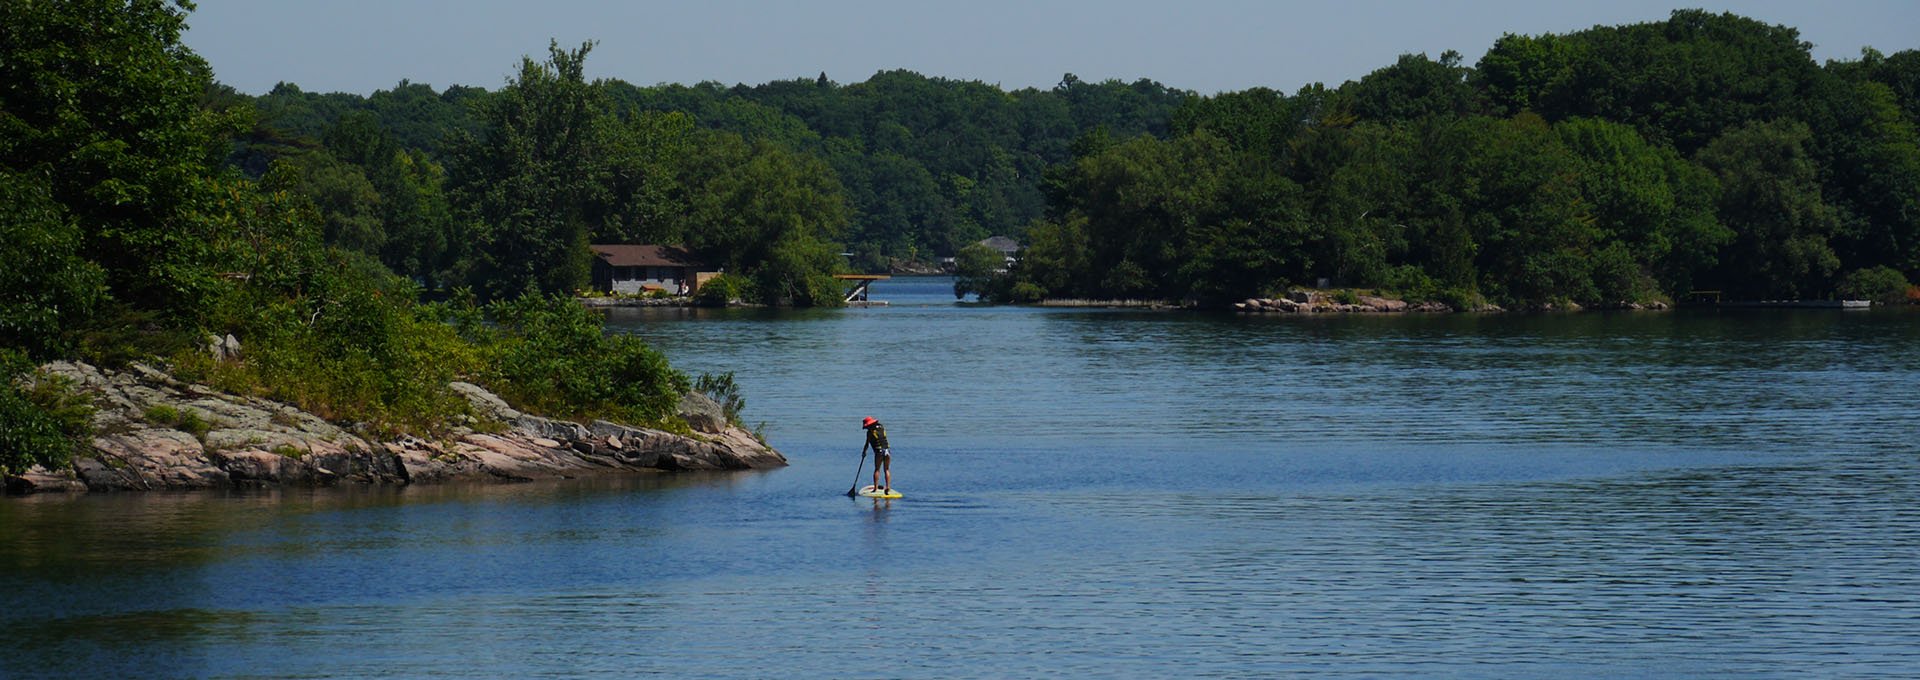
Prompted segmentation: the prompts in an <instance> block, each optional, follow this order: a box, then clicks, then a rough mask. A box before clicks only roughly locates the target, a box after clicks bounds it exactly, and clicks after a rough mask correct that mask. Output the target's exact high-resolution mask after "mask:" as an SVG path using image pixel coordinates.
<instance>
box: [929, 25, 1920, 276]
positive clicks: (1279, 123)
mask: <svg viewBox="0 0 1920 680" xmlns="http://www.w3.org/2000/svg"><path fill="white" fill-rule="evenodd" d="M1917 94H1920V52H1915V51H1911V50H1909V51H1904V52H1900V53H1898V54H1894V55H1892V56H1886V55H1883V54H1881V53H1879V52H1876V51H1874V50H1871V49H1868V50H1866V51H1864V52H1863V54H1862V55H1861V57H1860V58H1859V59H1857V60H1851V61H1837V62H1830V63H1828V64H1826V65H1825V66H1821V65H1818V64H1816V63H1815V62H1814V60H1813V59H1812V58H1811V56H1810V53H1809V45H1808V44H1807V43H1805V42H1804V41H1802V40H1800V39H1799V36H1798V33H1797V32H1796V31H1795V30H1793V29H1791V28H1787V27H1783V26H1773V25H1767V24H1764V23H1762V22H1759V21H1755V20H1752V19H1747V18H1743V17H1739V16H1735V15H1731V14H1712V13H1708V12H1704V11H1698V10H1682V11H1677V12H1674V13H1673V14H1672V16H1671V17H1670V18H1669V19H1668V20H1666V21H1664V22H1652V23H1644V24H1634V25H1627V26H1611V27H1609V26H1600V27H1595V28H1592V29H1589V30H1585V31H1578V32H1574V33H1569V34H1565V35H1555V34H1546V35H1540V36H1524V35H1507V36H1505V37H1503V38H1501V39H1500V40H1499V41H1497V42H1496V43H1495V44H1494V45H1493V46H1492V48H1491V49H1490V50H1489V51H1488V52H1487V54H1486V56H1485V57H1484V58H1482V59H1481V60H1480V62H1479V63H1478V64H1477V65H1474V66H1467V65H1464V64H1462V63H1461V60H1460V56H1459V55H1458V54H1457V53H1453V52H1448V53H1446V54H1443V55H1441V56H1440V58H1439V59H1437V60H1434V59H1429V58H1427V57H1426V56H1424V55H1406V56H1403V57H1401V58H1400V59H1399V61H1398V62H1396V63H1395V64H1393V65H1390V66H1387V67H1385V68H1382V69H1379V70H1377V71H1374V72H1373V73H1371V74H1369V75H1367V76H1366V77H1364V78H1361V79H1360V80H1358V81H1353V82H1349V83H1346V84H1344V85H1343V86H1341V87H1339V88H1337V89H1328V88H1325V87H1323V86H1321V85H1317V84H1316V85H1310V86H1307V87H1304V88H1302V89H1300V90H1299V91H1297V92H1295V93H1294V94H1292V95H1287V94H1284V93H1281V92H1277V91H1273V90H1268V89H1260V88H1256V89H1252V90H1247V91H1242V92H1229V93H1222V94H1219V95H1215V96H1209V97H1194V98H1189V99H1187V100H1186V101H1184V102H1183V103H1182V104H1181V106H1180V107H1179V108H1178V109H1177V110H1175V111H1174V113H1173V116H1172V119H1171V126H1170V127H1171V133H1170V134H1169V135H1167V136H1164V137H1158V136H1136V137H1132V138H1120V137H1103V138H1098V139H1094V140H1091V141H1090V142H1088V143H1085V144H1082V145H1081V152H1080V153H1077V154H1076V155H1075V157H1074V158H1073V159H1072V160H1070V161H1068V162H1066V163H1063V164H1061V165H1058V166H1054V167H1053V168H1050V169H1049V172H1048V174H1047V176H1046V177H1045V178H1044V180H1043V187H1044V190H1045V191H1046V192H1047V195H1048V199H1049V200H1048V206H1049V207H1048V213H1047V216H1046V218H1045V219H1043V220H1041V221H1039V222H1036V223H1035V224H1033V225H1032V226H1031V227H1030V229H1029V230H1028V231H1027V233H1026V234H1025V236H1026V241H1027V248H1026V251H1025V253H1024V256H1023V257H1022V259H1021V260H1020V262H1019V265H1018V266H1017V267H1016V268H1015V269H1013V270H1012V271H1010V272H1007V273H1005V274H1002V275H999V276H982V275H980V272H968V273H967V274H968V276H966V277H963V280H964V281H965V282H967V283H968V285H966V286H963V288H971V289H974V290H977V291H978V292H981V293H983V294H985V295H987V296H988V297H992V298H998V299H1003V300H1015V301H1025V300H1035V299H1039V298H1043V297H1148V298H1159V299H1168V300H1192V301H1198V302H1201V303H1203V304H1205V303H1213V304H1221V303H1225V302H1228V301H1231V300H1233V299H1238V298H1241V297H1248V296H1253V295H1271V294H1273V293H1275V292H1277V291H1279V290H1281V289H1284V288H1287V287H1290V286H1299V285H1315V284H1317V283H1319V282H1320V281H1322V280H1325V281H1328V282H1330V283H1331V284H1332V285H1336V286H1344V287H1358V288H1376V289H1385V290H1389V291H1393V292H1396V293H1399V294H1401V295H1403V296H1406V297H1409V298H1416V299H1438V300H1443V301H1447V302H1450V303H1453V304H1455V306H1457V307H1472V306H1476V305H1480V304H1484V303H1487V302H1494V303H1498V304H1503V305H1517V306H1522V307H1540V306H1547V305H1559V304H1563V303H1569V302H1571V303H1577V304H1581V305H1596V304H1599V305H1609V304H1618V303H1623V302H1640V301H1649V300H1671V299H1674V298H1678V297H1681V296H1684V295H1687V294H1688V293H1689V292H1691V291H1702V290H1711V291H1715V294H1718V295H1721V296H1724V297H1726V298H1731V299H1773V298H1822V297H1827V296H1832V295H1847V296H1857V297H1874V298H1879V299H1882V300H1887V301H1898V300H1902V299H1904V298H1906V297H1908V296H1909V295H1910V293H1909V290H1910V289H1909V286H1908V283H1907V282H1908V281H1910V280H1914V279H1915V278H1916V277H1920V136H1917V135H1916V133H1915V130H1916V126H1917V125H1920V98H1917V97H1916V95H1917ZM962 261H963V262H969V261H972V262H989V263H990V262H991V260H981V259H980V258H976V257H969V258H963V259H962ZM978 266H980V265H976V267H978Z"/></svg>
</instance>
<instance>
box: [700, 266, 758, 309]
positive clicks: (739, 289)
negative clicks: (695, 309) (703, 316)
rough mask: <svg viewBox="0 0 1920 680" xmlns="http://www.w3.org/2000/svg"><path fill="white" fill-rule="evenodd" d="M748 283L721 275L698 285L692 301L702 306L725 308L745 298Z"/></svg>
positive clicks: (744, 280) (728, 275)
mask: <svg viewBox="0 0 1920 680" xmlns="http://www.w3.org/2000/svg"><path fill="white" fill-rule="evenodd" d="M747 288H748V282H747V280H746V279H743V278H740V277H738V276H734V275H732V274H721V275H719V276H715V277H713V278H711V279H708V280H707V282H706V283H704V284H701V285H700V290H699V292H696V293H694V296H693V299H694V301H695V302H697V303H699V304H700V305H702V306H707V307H725V306H727V305H728V304H730V303H732V302H734V301H736V300H742V299H745V298H746V297H747Z"/></svg>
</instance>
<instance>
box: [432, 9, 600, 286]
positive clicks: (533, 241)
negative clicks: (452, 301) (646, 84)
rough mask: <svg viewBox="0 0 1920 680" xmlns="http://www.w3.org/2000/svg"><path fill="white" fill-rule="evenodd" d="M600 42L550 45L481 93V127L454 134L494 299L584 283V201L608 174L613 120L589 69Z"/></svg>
mask: <svg viewBox="0 0 1920 680" xmlns="http://www.w3.org/2000/svg"><path fill="white" fill-rule="evenodd" d="M592 48H593V43H591V42H589V43H585V44H582V45H581V46H580V48H579V49H575V50H562V49H560V47H559V44H558V43H551V44H549V45H548V47H547V61H546V62H544V63H538V62H535V61H534V60H533V59H532V58H531V57H528V58H523V59H522V60H521V64H520V72H519V74H518V75H517V76H515V78H514V79H513V80H512V81H511V82H509V83H508V84H507V86H506V87H505V88H503V89H502V90H501V91H500V92H499V93H497V94H495V95H493V96H492V97H489V98H487V99H486V100H484V102H483V104H482V106H481V109H480V112H479V118H480V123H481V126H480V132H478V133H477V134H473V135H462V136H459V137H458V138H457V140H456V141H455V143H454V146H453V151H452V160H451V162H450V163H449V166H448V175H449V178H448V179H449V185H450V193H452V194H453V197H454V201H453V202H454V205H455V206H456V208H457V209H458V210H460V212H461V214H460V219H464V220H466V221H468V222H469V223H470V224H472V225H473V229H474V231H475V232H476V233H477V234H478V236H479V239H478V240H479V243H478V246H477V253H476V257H475V261H474V263H473V271H472V276H473V277H474V279H473V282H474V285H475V288H476V289H478V290H480V291H483V292H484V293H486V294H487V295H489V296H491V297H511V296H514V295H517V294H519V293H521V292H523V291H528V290H532V291H540V292H543V293H566V292H571V291H573V290H576V289H578V288H580V287H582V286H584V285H585V284H586V282H587V276H588V273H589V265H590V262H591V261H590V259H589V258H590V257H591V255H590V253H589V252H588V250H587V245H588V235H589V234H590V233H591V232H592V229H591V225H589V224H588V223H587V206H588V204H589V202H590V200H591V197H592V195H593V194H594V192H595V191H596V190H597V189H598V188H599V187H600V186H601V184H602V183H603V182H604V181H605V180H604V176H605V173H606V170H605V166H606V161H607V159H606V140H605V136H606V132H607V127H608V126H607V124H606V123H607V120H608V118H609V113H608V106H607V103H606V101H605V97H604V95H603V93H602V92H601V91H600V90H599V89H597V88H596V87H595V86H594V85H593V84H591V83H588V82H587V81H586V78H585V76H584V65H585V62H586V57H587V53H588V52H590V51H591V50H592Z"/></svg>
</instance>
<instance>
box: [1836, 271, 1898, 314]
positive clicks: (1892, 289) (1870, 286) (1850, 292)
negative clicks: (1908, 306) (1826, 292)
mask: <svg viewBox="0 0 1920 680" xmlns="http://www.w3.org/2000/svg"><path fill="white" fill-rule="evenodd" d="M1909 287H1910V285H1909V284H1908V283H1907V277H1906V276H1905V275H1903V274H1901V273H1900V272H1899V270H1896V269H1894V268H1892V267H1884V266H1882V267H1874V268H1872V269H1856V270H1854V271H1853V272H1852V273H1850V274H1847V277H1846V278H1845V279H1842V280H1841V281H1840V295H1841V296H1842V297H1845V298H1847V299H1849V300H1872V301H1873V302H1874V304H1881V305H1897V304H1901V303H1904V302H1906V301H1907V290H1908V288H1909Z"/></svg>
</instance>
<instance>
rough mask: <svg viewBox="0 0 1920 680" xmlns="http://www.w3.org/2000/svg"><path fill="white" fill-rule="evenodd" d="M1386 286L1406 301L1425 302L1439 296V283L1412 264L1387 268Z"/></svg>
mask: <svg viewBox="0 0 1920 680" xmlns="http://www.w3.org/2000/svg"><path fill="white" fill-rule="evenodd" d="M1386 288H1387V290H1391V291H1393V292H1395V293H1399V294H1400V298H1401V299H1403V300H1406V301H1408V302H1426V301H1428V300H1437V299H1439V298H1440V285H1439V284H1437V283H1435V282H1434V280H1433V277H1430V276H1427V273H1426V272H1424V271H1421V269H1420V268H1419V267H1415V266H1413V265H1400V266H1398V267H1394V268H1393V269H1389V270H1387V274H1386Z"/></svg>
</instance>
